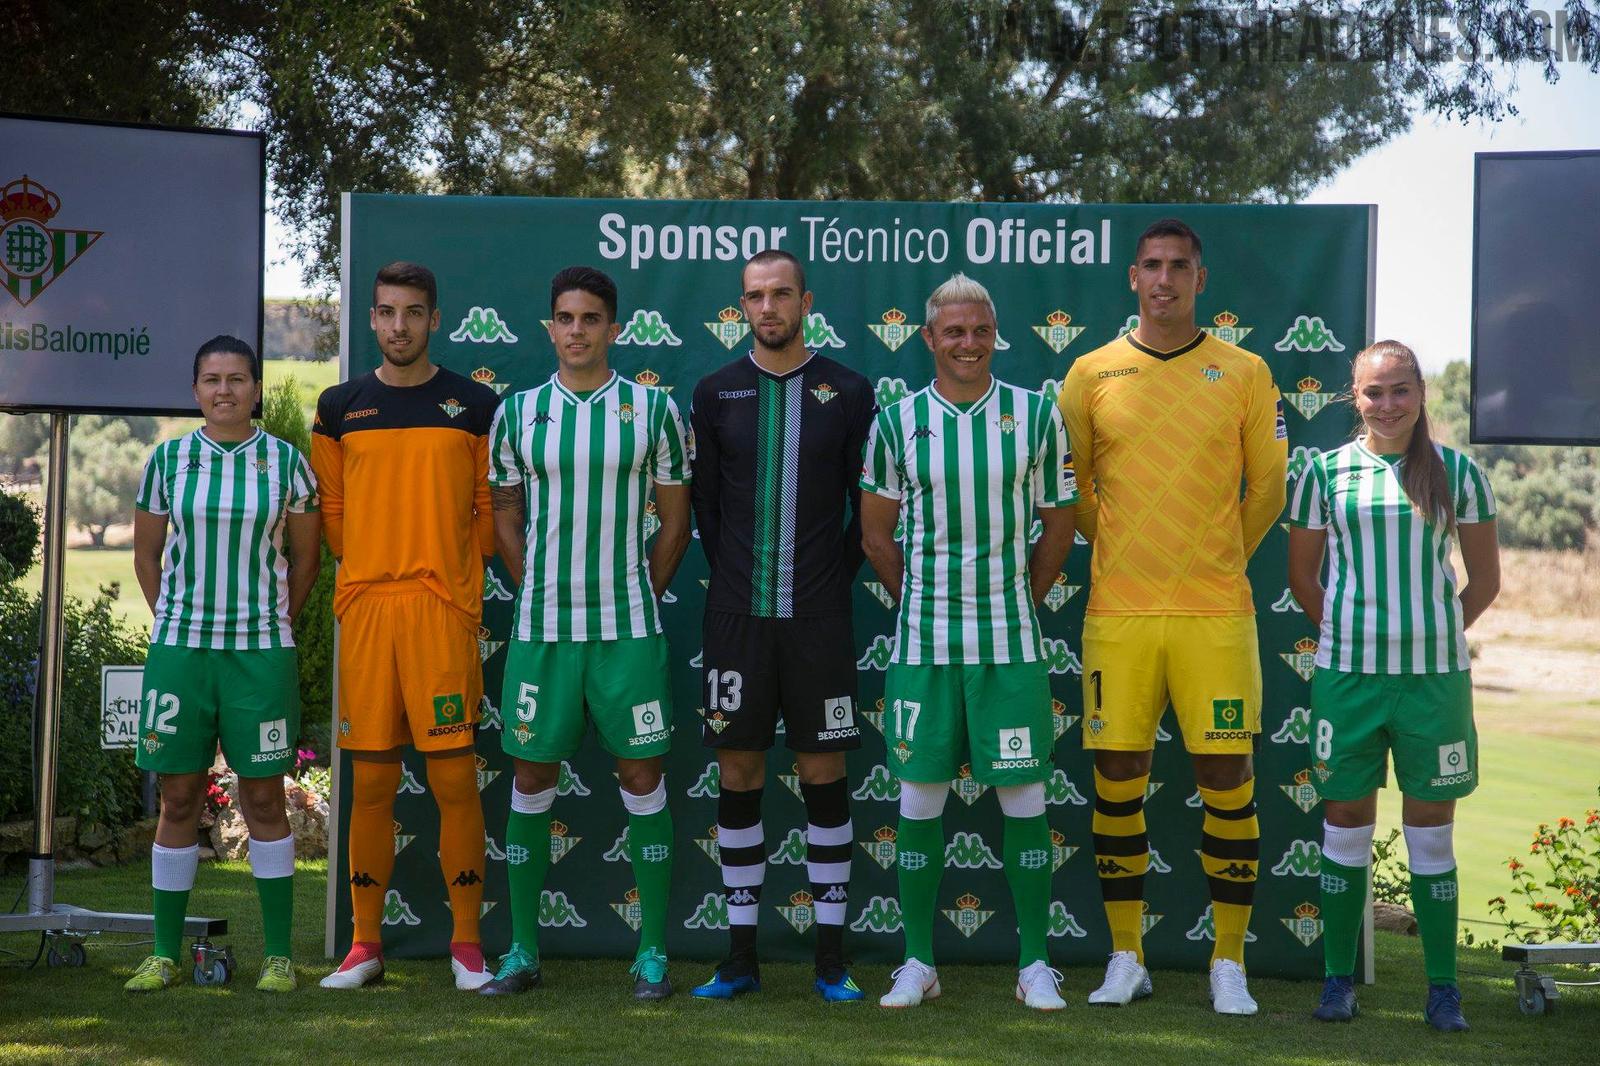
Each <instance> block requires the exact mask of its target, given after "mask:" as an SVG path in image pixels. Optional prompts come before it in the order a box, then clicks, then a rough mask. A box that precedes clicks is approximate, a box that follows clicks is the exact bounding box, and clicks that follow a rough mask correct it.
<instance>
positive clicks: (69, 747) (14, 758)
mask: <svg viewBox="0 0 1600 1066" xmlns="http://www.w3.org/2000/svg"><path fill="white" fill-rule="evenodd" d="M114 598H115V596H114V594H113V593H111V592H109V591H106V590H102V591H101V593H100V595H99V596H97V597H95V599H94V600H93V601H91V602H89V603H84V602H83V601H82V600H77V599H73V598H72V597H68V598H67V599H66V600H65V602H64V604H63V609H62V614H63V623H64V626H65V632H64V634H63V641H64V647H63V654H62V678H61V734H60V747H59V749H58V751H59V757H58V760H57V763H56V765H57V767H58V772H57V775H56V813H57V814H58V815H75V816H78V817H80V818H83V819H86V820H88V821H91V822H100V823H102V824H104V825H107V826H112V827H116V826H121V825H126V824H128V823H129V822H132V821H134V820H136V819H137V818H138V817H139V816H140V815H141V813H142V811H143V806H142V801H141V793H140V784H139V771H138V770H137V769H135V767H134V765H133V752H132V751H127V750H119V751H104V750H102V749H101V747H100V667H101V665H102V664H119V665H120V664H128V665H137V664H139V663H143V662H144V657H145V647H146V642H145V637H144V634H143V633H141V632H138V631H137V630H135V629H133V628H132V627H131V626H129V625H128V624H127V623H126V622H124V621H122V620H121V618H120V617H119V616H118V615H117V614H116V613H115V612H114V611H113V610H112V609H111V603H112V601H113V599H114ZM38 654H39V597H38V596H37V595H36V594H32V593H25V592H23V591H22V590H21V589H20V588H18V587H17V586H16V585H15V584H0V821H6V820H10V819H14V818H27V817H31V816H32V814H33V741H32V736H33V692H34V676H35V672H36V664H37V661H38Z"/></svg>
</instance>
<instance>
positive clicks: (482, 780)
mask: <svg viewBox="0 0 1600 1066" xmlns="http://www.w3.org/2000/svg"><path fill="white" fill-rule="evenodd" d="M472 761H473V762H474V763H475V764H476V765H477V768H478V791H479V792H482V791H483V790H484V789H486V788H488V787H489V785H490V784H492V783H493V782H494V779H495V778H497V777H499V776H500V771H499V770H491V769H489V760H488V759H485V758H484V757H483V756H482V755H473V757H472Z"/></svg>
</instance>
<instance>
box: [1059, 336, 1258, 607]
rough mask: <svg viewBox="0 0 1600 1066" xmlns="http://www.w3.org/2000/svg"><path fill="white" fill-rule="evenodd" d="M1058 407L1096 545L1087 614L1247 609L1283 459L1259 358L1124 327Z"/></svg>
mask: <svg viewBox="0 0 1600 1066" xmlns="http://www.w3.org/2000/svg"><path fill="white" fill-rule="evenodd" d="M1060 404H1061V413H1062V416H1063V417H1064V418H1065V420H1066V423H1067V435H1068V436H1069V437H1070V438H1071V441H1072V458H1073V462H1074V465H1075V467H1076V472H1077V476H1078V492H1079V502H1078V512H1077V514H1078V529H1079V530H1080V531H1082V533H1083V535H1084V536H1085V537H1086V538H1088V539H1089V540H1090V541H1092V542H1093V544H1094V556H1093V559H1092V562H1091V565H1090V574H1089V581H1090V584H1089V606H1088V612H1089V613H1090V614H1183V615H1240V614H1254V613H1255V607H1254V605H1253V604H1252V602H1251V599H1250V582H1249V580H1248V579H1247V578H1246V577H1245V563H1246V561H1247V560H1248V559H1249V557H1250V554H1251V553H1252V552H1254V551H1255V549H1256V546H1257V545H1259V544H1260V543H1261V538H1262V537H1264V536H1265V535H1266V533H1267V530H1268V529H1270V528H1271V526H1272V523H1273V521H1275V520H1276V519H1277V517H1278V512H1280V511H1282V510H1283V502H1284V495H1285V485H1284V477H1285V473H1286V469H1287V466H1288V435H1287V432H1286V429H1285V426H1284V423H1283V408H1282V404H1281V403H1280V402H1279V397H1278V391H1277V388H1276V387H1275V386H1274V385H1273V383H1272V372H1271V370H1269V369H1268V368H1267V364H1266V362H1265V361H1263V360H1262V359H1261V357H1260V356H1257V355H1253V354H1251V353H1250V352H1247V351H1245V350H1244V349H1242V348H1236V347H1234V346H1233V345H1231V344H1227V343H1225V342H1223V341H1219V340H1217V339H1216V338H1215V337H1212V336H1211V335H1210V334H1208V333H1205V332H1201V333H1200V334H1199V335H1198V336H1196V337H1195V339H1194V340H1193V341H1191V342H1189V343H1188V344H1186V345H1184V346H1183V347H1181V348H1178V349H1176V350H1175V351H1171V352H1159V351H1155V350H1154V349H1151V348H1147V347H1145V346H1144V345H1141V344H1140V343H1139V342H1138V341H1136V340H1134V338H1133V335H1132V334H1131V333H1129V334H1124V335H1123V336H1121V337H1118V338H1117V339H1116V340H1114V341H1112V342H1111V343H1110V344H1107V345H1105V346H1104V347H1102V348H1099V349H1096V350H1095V351H1093V352H1090V353H1089V354H1087V355H1085V356H1082V357H1081V358H1079V359H1078V360H1077V361H1076V362H1074V363H1073V364H1072V367H1071V369H1070V370H1068V371H1067V379H1066V381H1065V382H1063V383H1062V386H1061V395H1060ZM1241 482H1242V483H1243V487H1244V490H1243V494H1242V499H1241V492H1240V487H1241Z"/></svg>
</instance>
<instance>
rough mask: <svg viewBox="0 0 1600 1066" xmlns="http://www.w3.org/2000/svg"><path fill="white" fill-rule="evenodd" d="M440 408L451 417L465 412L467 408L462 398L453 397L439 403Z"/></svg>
mask: <svg viewBox="0 0 1600 1066" xmlns="http://www.w3.org/2000/svg"><path fill="white" fill-rule="evenodd" d="M439 410H441V411H443V412H444V413H445V414H447V415H449V416H450V417H451V418H455V417H456V416H457V415H460V414H464V413H465V412H466V410H467V409H466V408H465V407H463V406H461V401H460V400H457V399H455V398H453V397H452V398H450V399H447V400H445V401H444V403H442V404H440V405H439Z"/></svg>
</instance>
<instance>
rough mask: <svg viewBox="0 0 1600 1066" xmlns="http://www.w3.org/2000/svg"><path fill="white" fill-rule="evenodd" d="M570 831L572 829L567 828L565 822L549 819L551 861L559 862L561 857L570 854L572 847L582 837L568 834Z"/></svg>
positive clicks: (576, 844) (575, 845)
mask: <svg viewBox="0 0 1600 1066" xmlns="http://www.w3.org/2000/svg"><path fill="white" fill-rule="evenodd" d="M571 832H572V831H571V830H570V829H568V828H567V824H566V823H565V822H562V821H560V820H558V819H554V818H552V819H551V820H550V861H551V862H553V863H556V862H560V861H561V860H562V859H564V858H566V857H567V856H568V855H570V854H572V849H573V848H575V847H577V846H578V841H580V840H582V839H583V838H582V837H575V836H570V835H569V834H570V833H571Z"/></svg>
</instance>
